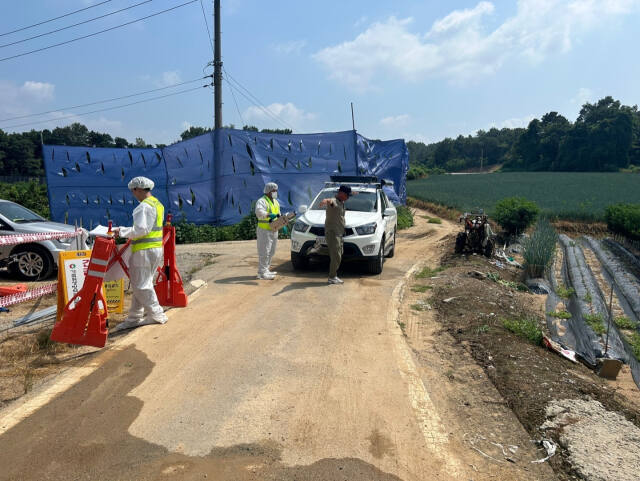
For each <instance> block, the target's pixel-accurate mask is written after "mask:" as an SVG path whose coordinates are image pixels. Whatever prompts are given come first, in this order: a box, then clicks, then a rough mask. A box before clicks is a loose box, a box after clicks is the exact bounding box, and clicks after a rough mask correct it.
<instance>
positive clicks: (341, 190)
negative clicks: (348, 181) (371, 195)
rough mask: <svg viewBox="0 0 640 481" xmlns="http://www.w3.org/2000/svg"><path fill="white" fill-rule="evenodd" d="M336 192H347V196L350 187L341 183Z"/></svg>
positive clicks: (348, 195)
mask: <svg viewBox="0 0 640 481" xmlns="http://www.w3.org/2000/svg"><path fill="white" fill-rule="evenodd" d="M338 192H344V193H345V194H347V197H351V195H352V194H351V187H349V186H348V185H341V186H340V188H339V189H338Z"/></svg>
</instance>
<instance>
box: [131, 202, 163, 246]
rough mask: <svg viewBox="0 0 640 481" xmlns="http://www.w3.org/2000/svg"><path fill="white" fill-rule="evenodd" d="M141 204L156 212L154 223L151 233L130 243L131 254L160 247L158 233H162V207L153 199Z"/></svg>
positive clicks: (160, 240) (160, 238) (160, 239)
mask: <svg viewBox="0 0 640 481" xmlns="http://www.w3.org/2000/svg"><path fill="white" fill-rule="evenodd" d="M142 202H144V203H145V204H147V205H150V206H152V207H153V208H154V209H155V210H156V223H155V225H154V226H153V227H152V228H151V231H150V232H149V233H148V234H146V235H144V236H142V237H138V238H136V239H133V240H132V241H131V244H132V246H131V252H138V251H140V250H143V249H154V248H156V247H162V240H163V239H162V237H158V232H160V231H162V221H163V219H164V206H163V205H162V203H160V201H159V200H158V199H156V198H155V197H153V196H151V197H147V198H146V199H144V200H143V201H142Z"/></svg>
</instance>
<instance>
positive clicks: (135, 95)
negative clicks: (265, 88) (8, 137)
mask: <svg viewBox="0 0 640 481" xmlns="http://www.w3.org/2000/svg"><path fill="white" fill-rule="evenodd" d="M208 77H211V76H210V75H209V76H207V77H200V78H197V79H193V80H187V81H185V82H180V83H177V84H172V85H167V86H165V87H159V88H156V89H151V90H145V91H144V92H137V93H135V94H129V95H123V96H122V97H113V98H111V99H105V100H96V101H95V102H89V103H86V104H79V105H74V106H72V107H60V108H58V109H54V110H47V111H46V112H38V113H37V114H28V115H20V116H18V117H10V118H8V119H0V123H2V122H9V121H11V120H18V119H26V118H29V117H38V116H40V115H46V114H52V113H54V112H59V111H61V110H72V109H79V108H81V107H89V106H90V105H98V104H104V103H107V102H114V101H116V100H122V99H128V98H131V97H137V96H139V95H145V94H150V93H152V92H158V91H160V90H167V89H170V88H174V87H179V86H181V85H187V84H190V83H193V82H199V81H200V80H203V79H205V78H208Z"/></svg>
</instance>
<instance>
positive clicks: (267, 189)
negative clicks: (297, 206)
mask: <svg viewBox="0 0 640 481" xmlns="http://www.w3.org/2000/svg"><path fill="white" fill-rule="evenodd" d="M274 190H278V184H276V183H275V182H268V183H267V185H265V186H264V193H265V194H268V193H269V192H273V191H274Z"/></svg>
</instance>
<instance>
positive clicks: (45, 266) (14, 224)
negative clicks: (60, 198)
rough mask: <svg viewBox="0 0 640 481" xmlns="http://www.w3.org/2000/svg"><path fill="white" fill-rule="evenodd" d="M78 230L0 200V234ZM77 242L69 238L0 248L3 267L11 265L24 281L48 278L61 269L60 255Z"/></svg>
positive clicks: (0, 259) (18, 276) (10, 267)
mask: <svg viewBox="0 0 640 481" xmlns="http://www.w3.org/2000/svg"><path fill="white" fill-rule="evenodd" d="M74 231H75V227H74V226H72V225H67V224H60V223H59V222H51V221H50V220H47V219H45V218H43V217H41V216H39V215H38V214H36V213H35V212H32V211H30V210H29V209H27V208H26V207H23V206H21V205H20V204H16V203H15V202H11V201H8V200H3V199H0V235H15V234H41V233H48V232H74ZM73 242H74V240H73V239H71V238H69V239H60V240H46V241H42V242H30V243H28V244H18V245H8V246H0V266H7V267H8V268H9V271H10V272H11V273H12V274H13V275H14V276H15V277H17V278H19V279H21V280H25V281H37V280H41V279H46V278H47V277H49V276H50V275H51V274H52V273H53V271H54V270H55V269H56V267H57V266H58V253H59V252H62V251H66V250H68V249H69V248H70V247H72V246H71V244H72V243H73Z"/></svg>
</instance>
